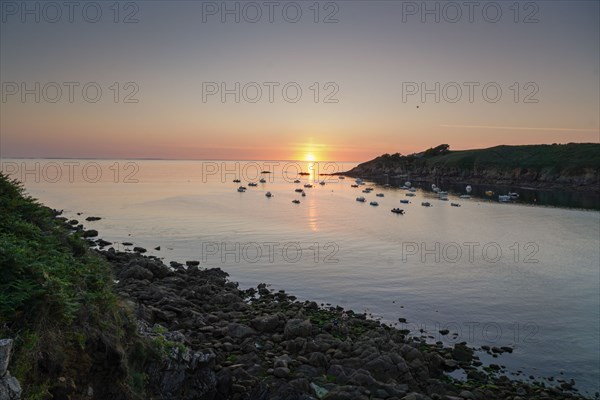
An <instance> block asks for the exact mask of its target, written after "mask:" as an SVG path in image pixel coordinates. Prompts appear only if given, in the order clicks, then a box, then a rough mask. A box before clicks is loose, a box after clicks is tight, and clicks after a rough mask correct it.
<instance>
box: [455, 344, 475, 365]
mask: <svg viewBox="0 0 600 400" xmlns="http://www.w3.org/2000/svg"><path fill="white" fill-rule="evenodd" d="M452 358H454V359H455V360H456V361H462V362H471V361H472V360H473V350H472V349H471V348H469V347H467V346H466V345H464V344H462V343H457V344H455V345H454V349H453V350H452Z"/></svg>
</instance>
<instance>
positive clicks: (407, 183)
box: [404, 181, 412, 187]
mask: <svg viewBox="0 0 600 400" xmlns="http://www.w3.org/2000/svg"><path fill="white" fill-rule="evenodd" d="M404 186H406V187H411V186H412V183H410V181H406V182H404Z"/></svg>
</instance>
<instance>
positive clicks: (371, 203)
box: [369, 201, 379, 206]
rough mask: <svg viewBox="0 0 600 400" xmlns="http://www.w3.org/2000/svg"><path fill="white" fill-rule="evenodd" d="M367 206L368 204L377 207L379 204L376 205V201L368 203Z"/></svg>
mask: <svg viewBox="0 0 600 400" xmlns="http://www.w3.org/2000/svg"><path fill="white" fill-rule="evenodd" d="M369 204H370V205H372V206H378V205H379V203H378V202H376V201H372V202H370V203H369Z"/></svg>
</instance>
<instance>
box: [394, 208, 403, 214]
mask: <svg viewBox="0 0 600 400" xmlns="http://www.w3.org/2000/svg"><path fill="white" fill-rule="evenodd" d="M392 212H393V213H394V214H404V210H403V209H401V208H392Z"/></svg>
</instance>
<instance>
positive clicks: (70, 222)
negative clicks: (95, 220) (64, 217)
mask: <svg viewBox="0 0 600 400" xmlns="http://www.w3.org/2000/svg"><path fill="white" fill-rule="evenodd" d="M67 223H68V224H69V225H77V224H78V223H79V221H77V220H76V219H72V220H70V221H69V222H67Z"/></svg>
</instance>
